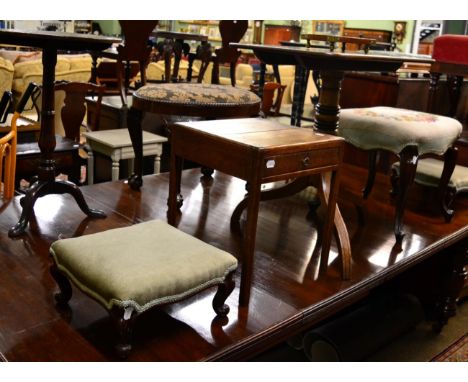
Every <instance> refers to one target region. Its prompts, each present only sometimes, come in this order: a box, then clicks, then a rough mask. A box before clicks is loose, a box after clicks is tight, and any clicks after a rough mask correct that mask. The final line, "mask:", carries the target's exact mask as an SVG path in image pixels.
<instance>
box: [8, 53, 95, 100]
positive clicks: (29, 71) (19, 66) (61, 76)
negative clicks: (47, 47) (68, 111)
mask: <svg viewBox="0 0 468 382" xmlns="http://www.w3.org/2000/svg"><path fill="white" fill-rule="evenodd" d="M0 59H1V60H2V61H0V63H1V62H5V61H6V62H8V63H9V64H7V65H8V67H9V68H10V71H11V69H13V70H12V72H11V74H12V75H13V78H12V83H11V89H12V91H13V96H14V98H15V101H18V100H19V98H20V97H21V94H23V92H24V90H25V89H26V87H27V86H28V84H29V83H30V82H36V83H37V84H42V54H41V52H22V51H16V50H12V51H10V50H0ZM91 66H92V58H91V56H90V55H89V54H74V55H58V57H57V64H56V66H55V80H56V81H60V80H67V81H81V82H88V81H89V79H90V77H91ZM0 67H1V65H0ZM0 78H3V77H0ZM0 83H1V84H2V86H3V81H2V82H0Z"/></svg>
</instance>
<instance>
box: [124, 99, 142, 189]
mask: <svg viewBox="0 0 468 382" xmlns="http://www.w3.org/2000/svg"><path fill="white" fill-rule="evenodd" d="M142 117H143V112H142V111H141V110H138V109H135V108H133V107H131V108H130V109H129V110H128V113H127V127H128V132H129V133H130V139H131V141H132V146H133V150H134V151H135V165H134V168H133V174H132V176H131V177H130V178H129V180H128V184H129V185H130V187H131V188H132V189H134V190H139V189H140V188H141V186H142V185H143V178H142V176H143V133H142V130H141V120H142Z"/></svg>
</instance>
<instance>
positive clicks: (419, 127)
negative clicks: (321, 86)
mask: <svg viewBox="0 0 468 382" xmlns="http://www.w3.org/2000/svg"><path fill="white" fill-rule="evenodd" d="M461 131H462V125H461V124H460V122H458V121H457V120H455V119H453V118H448V117H443V116H439V115H435V114H428V113H422V112H417V111H411V110H405V109H398V108H392V107H373V108H359V109H344V110H342V111H341V114H340V127H339V130H338V133H339V135H341V136H342V137H344V138H345V139H346V141H347V142H349V143H351V144H352V145H353V146H356V147H357V148H360V149H363V150H366V151H370V154H369V173H368V178H367V183H366V186H365V188H364V190H363V195H364V198H365V199H366V198H367V197H368V196H369V194H370V192H371V190H372V186H373V183H374V178H375V172H376V162H377V153H378V151H379V150H386V151H390V152H392V153H394V154H396V155H398V156H399V157H400V176H399V178H398V184H395V185H394V191H395V192H396V206H395V210H396V211H395V222H394V233H395V237H396V239H397V241H400V240H401V239H402V238H403V236H404V234H403V231H402V221H403V214H404V209H405V204H406V199H407V194H408V189H409V187H410V186H411V185H412V183H413V181H414V177H415V173H416V168H417V165H418V160H419V157H420V156H421V155H424V154H436V155H443V156H444V169H443V172H442V176H441V178H440V182H439V192H440V193H441V194H443V195H445V193H446V190H447V186H448V183H449V180H450V177H451V175H452V173H453V169H454V167H455V161H456V149H455V148H454V147H453V145H454V143H455V141H456V140H457V138H458V137H459V135H460V133H461ZM441 207H442V211H443V214H444V216H445V218H446V219H447V220H449V219H450V218H451V216H452V215H453V211H452V210H450V209H449V208H448V207H447V205H446V203H443V204H442V206H441Z"/></svg>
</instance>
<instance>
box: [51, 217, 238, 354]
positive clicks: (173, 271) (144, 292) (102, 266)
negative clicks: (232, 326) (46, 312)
mask: <svg viewBox="0 0 468 382" xmlns="http://www.w3.org/2000/svg"><path fill="white" fill-rule="evenodd" d="M155 236H157V237H158V241H157V245H155V242H154V238H155ZM50 254H51V256H52V259H53V263H52V266H51V268H50V270H51V274H52V276H53V278H54V279H55V280H56V282H57V284H58V285H59V287H60V293H58V294H56V296H55V298H56V301H57V303H58V305H59V306H66V305H67V304H68V301H69V300H70V299H71V296H72V288H71V285H70V281H71V282H72V283H73V284H74V285H75V286H76V287H77V288H78V289H80V290H81V291H82V292H84V293H85V294H87V295H88V296H89V297H91V298H92V299H93V300H95V301H97V302H98V303H100V304H101V305H102V306H103V307H104V308H105V309H106V310H107V311H109V313H110V316H111V318H112V320H113V322H114V324H115V325H116V328H117V331H118V334H119V341H118V343H117V345H116V350H117V352H118V354H119V356H121V357H123V358H125V357H126V356H127V355H128V353H129V352H130V350H131V347H132V346H131V335H132V328H133V324H134V322H135V318H136V317H137V316H139V315H140V314H141V313H144V312H146V311H148V310H150V309H151V308H153V307H156V306H161V305H164V304H170V303H174V302H177V301H180V300H183V299H187V298H188V297H190V296H192V295H194V294H196V293H198V292H201V291H203V290H205V289H207V288H209V287H212V286H214V285H218V291H217V293H216V295H215V296H214V299H213V303H212V306H213V309H214V311H215V312H216V314H217V315H218V316H226V315H227V314H228V313H229V306H228V305H226V304H225V301H226V299H227V298H228V296H229V295H230V293H231V292H232V290H233V289H234V281H233V280H232V277H233V274H234V272H235V270H236V268H237V260H236V258H235V257H233V256H232V255H230V254H229V253H227V252H224V251H222V250H220V249H217V248H215V247H213V246H211V245H209V244H206V243H204V242H202V241H201V240H198V239H196V238H194V237H192V236H190V235H187V234H185V233H183V232H182V231H179V230H178V229H176V228H174V227H172V226H170V225H169V224H167V223H165V222H163V221H161V220H153V221H148V222H144V223H140V224H135V225H133V226H130V227H125V228H117V229H112V230H108V231H105V232H100V233H96V234H92V235H85V236H81V237H77V238H71V239H64V240H58V241H56V242H55V243H53V244H52V246H51V248H50Z"/></svg>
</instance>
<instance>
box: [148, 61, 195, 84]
mask: <svg viewBox="0 0 468 382" xmlns="http://www.w3.org/2000/svg"><path fill="white" fill-rule="evenodd" d="M173 69H174V59H173V58H172V60H171V74H172V70H173ZM187 70H188V62H187V61H186V60H180V63H179V77H180V78H182V79H184V80H185V79H186V78H187ZM164 74H165V66H164V61H162V60H161V61H158V62H150V63H149V65H148V67H147V68H146V79H147V80H150V81H151V80H154V81H162V80H163V78H164ZM192 76H193V77H196V76H198V68H197V67H196V66H195V65H193V66H192Z"/></svg>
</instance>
